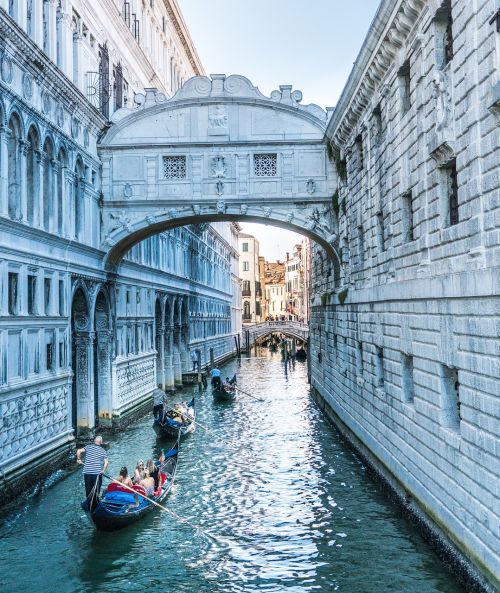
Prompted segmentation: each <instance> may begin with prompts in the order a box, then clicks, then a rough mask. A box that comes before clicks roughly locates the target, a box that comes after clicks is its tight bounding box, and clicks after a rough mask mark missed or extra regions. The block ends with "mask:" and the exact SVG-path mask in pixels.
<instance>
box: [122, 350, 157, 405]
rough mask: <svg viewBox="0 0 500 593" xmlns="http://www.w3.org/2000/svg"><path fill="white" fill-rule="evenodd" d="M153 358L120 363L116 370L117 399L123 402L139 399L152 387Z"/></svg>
mask: <svg viewBox="0 0 500 593" xmlns="http://www.w3.org/2000/svg"><path fill="white" fill-rule="evenodd" d="M155 364H156V363H155V360H154V358H150V359H148V360H139V361H135V362H130V363H127V364H126V365H125V364H124V365H121V366H120V367H119V368H118V370H117V383H118V399H119V401H120V403H122V404H125V403H128V402H131V401H133V400H139V399H141V398H142V397H143V396H144V395H145V394H146V393H148V392H149V391H151V390H152V389H153V388H154V383H153V382H154V367H155Z"/></svg>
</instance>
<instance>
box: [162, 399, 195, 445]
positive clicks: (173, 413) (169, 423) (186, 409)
mask: <svg viewBox="0 0 500 593" xmlns="http://www.w3.org/2000/svg"><path fill="white" fill-rule="evenodd" d="M179 406H182V407H183V410H181V411H179V410H178V409H177V408H178V407H179ZM195 416H196V410H195V405H194V397H193V399H192V400H191V401H189V402H181V404H175V405H174V406H173V407H172V408H170V409H169V410H167V411H166V412H165V413H164V414H163V416H162V417H161V418H155V421H154V423H153V428H154V430H155V432H156V434H157V435H158V436H161V437H170V438H175V437H177V435H178V434H179V431H180V434H181V436H185V435H186V434H189V433H191V432H193V430H194V427H195Z"/></svg>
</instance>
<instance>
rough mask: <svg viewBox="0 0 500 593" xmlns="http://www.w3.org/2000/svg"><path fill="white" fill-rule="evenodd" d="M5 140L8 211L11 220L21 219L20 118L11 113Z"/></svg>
mask: <svg viewBox="0 0 500 593" xmlns="http://www.w3.org/2000/svg"><path fill="white" fill-rule="evenodd" d="M7 129H8V140H7V170H8V213H9V218H12V220H21V219H22V209H21V163H20V160H21V159H20V157H21V140H22V138H21V129H22V128H21V120H20V119H19V117H18V115H17V114H15V113H14V114H13V115H12V116H11V118H10V120H9V125H8V126H7Z"/></svg>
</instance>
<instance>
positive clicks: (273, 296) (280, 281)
mask: <svg viewBox="0 0 500 593" xmlns="http://www.w3.org/2000/svg"><path fill="white" fill-rule="evenodd" d="M265 292H266V301H267V313H268V317H269V319H270V320H276V321H279V320H281V319H283V318H284V317H285V316H287V293H286V284H285V264H284V263H283V262H280V261H277V262H266V289H265Z"/></svg>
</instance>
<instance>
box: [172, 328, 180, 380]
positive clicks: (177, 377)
mask: <svg viewBox="0 0 500 593" xmlns="http://www.w3.org/2000/svg"><path fill="white" fill-rule="evenodd" d="M180 332H181V327H180V325H176V326H175V327H174V352H173V361H172V363H173V367H174V380H175V386H176V387H182V363H181V351H180V348H181V346H180V338H181V336H180Z"/></svg>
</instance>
